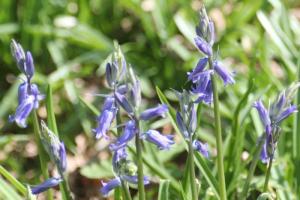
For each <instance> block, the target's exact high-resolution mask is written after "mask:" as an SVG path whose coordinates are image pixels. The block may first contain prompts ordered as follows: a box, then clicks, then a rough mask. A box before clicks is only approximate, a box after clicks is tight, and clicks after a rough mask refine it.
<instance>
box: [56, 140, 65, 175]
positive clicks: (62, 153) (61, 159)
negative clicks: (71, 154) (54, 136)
mask: <svg viewBox="0 0 300 200" xmlns="http://www.w3.org/2000/svg"><path fill="white" fill-rule="evenodd" d="M58 152H59V162H58V163H59V165H58V168H59V170H58V171H59V172H65V171H66V169H67V153H66V148H65V144H64V143H63V142H61V143H60V148H59V150H58Z"/></svg>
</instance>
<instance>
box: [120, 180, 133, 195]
mask: <svg viewBox="0 0 300 200" xmlns="http://www.w3.org/2000/svg"><path fill="white" fill-rule="evenodd" d="M121 184H122V189H123V192H122V194H123V198H124V200H132V198H131V194H130V191H129V188H128V184H127V183H126V182H125V181H123V180H121Z"/></svg>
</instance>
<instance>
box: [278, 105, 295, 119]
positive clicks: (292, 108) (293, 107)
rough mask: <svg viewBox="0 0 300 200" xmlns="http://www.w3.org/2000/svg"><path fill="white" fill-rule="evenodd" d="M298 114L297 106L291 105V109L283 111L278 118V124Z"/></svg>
mask: <svg viewBox="0 0 300 200" xmlns="http://www.w3.org/2000/svg"><path fill="white" fill-rule="evenodd" d="M295 112H298V110H297V106H295V105H291V106H290V107H288V108H286V109H285V110H283V111H282V112H281V113H280V114H279V115H278V116H277V117H276V120H275V121H276V123H280V122H281V121H282V120H284V119H285V118H287V117H289V116H290V115H291V114H293V113H295Z"/></svg>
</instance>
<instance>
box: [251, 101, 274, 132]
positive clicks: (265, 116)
mask: <svg viewBox="0 0 300 200" xmlns="http://www.w3.org/2000/svg"><path fill="white" fill-rule="evenodd" d="M253 107H254V108H256V110H257V112H258V114H259V117H260V120H261V121H262V123H263V125H264V128H265V131H266V133H267V134H271V131H272V130H271V119H270V116H269V111H268V110H267V109H266V108H265V106H264V105H263V103H262V101H261V100H260V99H259V100H258V101H255V102H254V103H253Z"/></svg>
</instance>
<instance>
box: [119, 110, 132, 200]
mask: <svg viewBox="0 0 300 200" xmlns="http://www.w3.org/2000/svg"><path fill="white" fill-rule="evenodd" d="M121 123H122V121H121V114H120V112H117V125H119V124H121ZM117 135H118V137H119V136H120V135H121V127H118V128H117ZM121 184H122V190H123V192H122V194H123V195H124V196H123V198H124V199H125V200H131V199H132V198H131V194H130V191H129V187H128V184H127V183H126V181H124V180H121Z"/></svg>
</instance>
